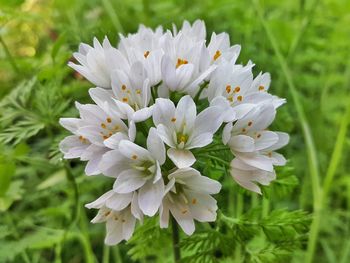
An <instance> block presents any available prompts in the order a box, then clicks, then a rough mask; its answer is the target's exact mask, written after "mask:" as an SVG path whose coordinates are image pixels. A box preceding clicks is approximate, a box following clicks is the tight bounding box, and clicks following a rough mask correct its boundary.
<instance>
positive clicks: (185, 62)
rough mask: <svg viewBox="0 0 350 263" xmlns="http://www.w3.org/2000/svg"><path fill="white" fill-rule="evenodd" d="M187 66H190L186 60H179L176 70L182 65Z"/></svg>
mask: <svg viewBox="0 0 350 263" xmlns="http://www.w3.org/2000/svg"><path fill="white" fill-rule="evenodd" d="M185 64H188V61H187V60H186V59H181V58H178V59H177V63H176V68H178V67H180V66H181V65H185Z"/></svg>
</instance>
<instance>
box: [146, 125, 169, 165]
mask: <svg viewBox="0 0 350 263" xmlns="http://www.w3.org/2000/svg"><path fill="white" fill-rule="evenodd" d="M147 149H148V151H149V152H150V153H151V154H152V156H154V157H155V159H157V160H158V162H159V164H160V165H162V164H163V163H164V162H165V158H166V155H165V146H164V143H163V141H162V139H161V138H160V137H159V135H158V133H157V130H156V129H155V128H154V127H152V128H151V129H150V130H149V133H148V137H147Z"/></svg>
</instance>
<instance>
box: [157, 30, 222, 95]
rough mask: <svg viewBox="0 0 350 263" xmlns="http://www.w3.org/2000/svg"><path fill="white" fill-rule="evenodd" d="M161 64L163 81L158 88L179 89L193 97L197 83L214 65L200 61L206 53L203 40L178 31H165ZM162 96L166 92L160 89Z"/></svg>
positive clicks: (199, 82)
mask: <svg viewBox="0 0 350 263" xmlns="http://www.w3.org/2000/svg"><path fill="white" fill-rule="evenodd" d="M163 50H164V56H163V59H162V64H161V71H162V80H163V83H162V85H161V87H160V89H168V90H170V91H180V92H185V93H187V94H190V95H191V96H192V97H194V96H195V95H196V93H197V91H198V89H199V85H200V84H201V83H202V82H203V81H204V80H205V79H206V78H207V77H208V76H209V74H210V73H211V72H213V71H214V70H215V68H216V65H211V66H208V65H207V64H206V65H204V64H203V63H204V62H202V60H203V59H202V58H203V56H206V55H207V49H206V46H205V41H204V40H202V41H198V40H197V39H196V38H193V37H190V36H188V35H186V34H184V33H183V32H182V31H180V32H179V33H178V34H177V35H176V36H172V35H171V34H170V32H168V33H166V34H165V36H164V42H163ZM162 92H163V93H164V96H165V95H166V92H164V90H163V91H162Z"/></svg>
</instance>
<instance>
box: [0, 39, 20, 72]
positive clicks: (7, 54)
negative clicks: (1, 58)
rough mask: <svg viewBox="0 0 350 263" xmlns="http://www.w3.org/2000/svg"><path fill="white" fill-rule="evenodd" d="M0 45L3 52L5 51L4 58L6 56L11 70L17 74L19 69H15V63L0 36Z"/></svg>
mask: <svg viewBox="0 0 350 263" xmlns="http://www.w3.org/2000/svg"><path fill="white" fill-rule="evenodd" d="M0 43H1V45H2V46H3V48H4V51H5V53H6V56H7V58H8V60H9V62H10V64H11V66H12V68H13V70H14V71H15V72H16V73H19V69H18V67H17V64H16V61H15V60H14V58H13V56H12V55H11V52H10V50H9V49H8V47H7V45H6V43H5V41H4V40H3V39H2V37H1V36H0Z"/></svg>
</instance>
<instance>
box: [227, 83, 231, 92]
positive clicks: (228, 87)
mask: <svg viewBox="0 0 350 263" xmlns="http://www.w3.org/2000/svg"><path fill="white" fill-rule="evenodd" d="M226 92H227V93H230V92H231V85H227V86H226Z"/></svg>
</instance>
